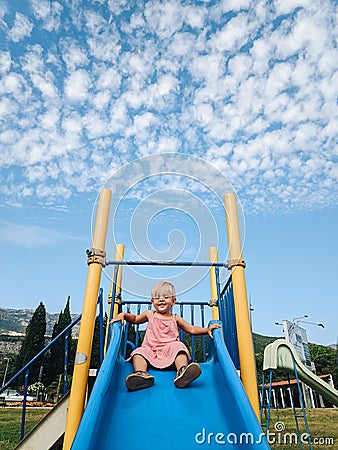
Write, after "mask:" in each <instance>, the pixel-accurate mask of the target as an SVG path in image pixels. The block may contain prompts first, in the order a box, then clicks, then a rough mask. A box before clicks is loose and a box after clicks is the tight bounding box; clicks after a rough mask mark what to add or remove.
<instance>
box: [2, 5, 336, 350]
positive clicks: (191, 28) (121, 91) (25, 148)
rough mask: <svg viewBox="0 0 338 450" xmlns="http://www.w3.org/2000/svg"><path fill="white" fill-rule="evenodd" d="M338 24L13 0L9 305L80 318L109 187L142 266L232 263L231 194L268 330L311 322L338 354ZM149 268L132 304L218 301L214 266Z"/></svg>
mask: <svg viewBox="0 0 338 450" xmlns="http://www.w3.org/2000/svg"><path fill="white" fill-rule="evenodd" d="M336 30H337V2H336V1H329V0H321V1H319V0H283V1H282V0H280V1H271V0H266V1H265V0H256V1H252V0H251V1H249V0H236V1H235V0H230V1H223V2H222V1H209V2H208V1H184V2H183V1H173V0H170V1H147V2H143V1H139V2H130V1H126V0H125V1H118V0H96V1H95V0H93V1H91V2H87V1H79V0H73V1H70V0H69V1H66V0H65V1H59V2H58V1H53V2H50V1H47V0H26V1H24V0H20V1H14V0H11V1H9V0H8V1H4V0H0V44H1V47H0V77H1V81H0V124H1V125H0V149H1V150H0V161H1V169H0V177H1V183H0V195H1V209H0V241H1V249H2V253H3V256H2V264H1V267H2V269H1V273H2V276H1V278H2V289H1V302H0V303H1V306H4V307H14V308H33V309H34V308H36V306H37V305H38V303H39V302H40V301H43V302H44V303H45V305H46V308H47V310H48V311H49V312H58V311H60V309H62V308H63V307H64V305H65V301H66V298H67V295H69V294H70V295H71V298H72V311H73V312H80V310H81V307H82V300H83V292H84V288H85V280H86V270H87V268H86V256H85V250H86V248H88V247H90V245H91V227H92V224H91V222H92V212H93V208H94V205H95V202H96V197H97V194H98V192H99V190H100V189H101V187H102V186H103V185H108V186H109V187H111V188H112V189H113V193H114V196H113V199H114V201H113V208H112V209H113V211H112V216H111V221H110V230H109V235H108V241H109V242H108V248H107V251H108V255H109V257H112V255H113V254H114V242H121V241H122V242H124V243H125V244H126V246H127V247H126V256H127V257H128V258H131V259H143V258H144V257H146V258H157V257H158V258H162V259H165V258H168V259H171V258H178V259H180V260H183V259H189V260H207V259H208V254H207V249H208V247H209V245H217V246H218V247H219V252H220V258H221V259H222V260H226V259H227V238H226V230H225V219H224V211H223V207H222V195H223V193H225V192H226V191H234V192H236V194H237V196H238V199H239V201H240V204H241V208H240V216H241V220H242V222H243V224H242V226H241V229H242V236H243V243H244V250H243V253H244V259H245V260H246V261H247V269H246V279H247V289H248V293H249V295H250V298H251V301H252V305H253V308H254V311H253V313H252V317H253V328H254V330H255V331H257V332H259V333H262V334H268V335H281V334H282V330H281V328H280V327H277V326H275V325H274V322H275V321H281V320H283V319H289V320H292V318H295V317H299V316H302V315H304V314H307V315H308V316H309V317H308V319H307V320H309V321H312V322H316V323H317V322H322V323H324V324H325V328H324V329H322V328H320V327H317V326H315V325H309V324H308V325H306V324H304V327H306V329H307V332H308V337H309V340H310V341H313V342H317V343H322V344H331V343H335V342H336V341H337V337H338V320H337V317H338V314H337V300H338V299H337V292H338V282H337V270H336V267H335V257H336V255H337V253H338V240H337V235H336V224H337V216H338V208H337V174H338V170H337V131H338V114H337V90H338V71H337V60H338V58H337V41H336V39H337V31H336ZM173 154H174V155H173ZM175 158H176V159H175ZM139 161H141V163H140V162H139ZM120 175H122V177H121V178H119V176H120ZM120 200H121V202H120V203H119V201H120ZM94 209H95V208H94ZM114 213H116V221H115V223H114V226H113V225H112V223H113V222H112V221H113V218H114V217H115V216H114ZM147 270H148V272H147V273H145V269H143V270H140V271H139V272H137V273H136V272H135V270H130V271H128V270H126V272H125V277H124V279H125V283H126V285H127V286H126V287H127V288H128V290H129V291H130V295H131V294H133V295H136V294H140V295H146V292H148V291H149V286H150V285H151V282H152V280H153V279H157V277H161V278H164V277H171V279H172V280H173V281H174V282H175V283H177V286H178V291H179V293H180V298H187V299H188V298H189V299H191V298H200V299H208V298H209V291H208V277H207V274H206V273H205V272H203V271H199V272H198V274H197V275H196V274H192V272H191V271H190V270H189V271H184V272H183V273H181V274H179V273H177V272H175V273H174V274H173V272H170V273H169V272H163V276H162V272H161V274H159V273H158V272H157V271H155V270H153V271H152V272H149V269H147ZM171 270H172V269H171ZM227 276H228V274H227V273H222V279H224V280H225V279H226V277H227ZM102 283H103V287H104V289H105V293H106V294H107V290H108V286H109V271H108V270H105V275H104V277H103V281H102ZM184 283H185V284H184ZM187 290H188V292H186V291H187Z"/></svg>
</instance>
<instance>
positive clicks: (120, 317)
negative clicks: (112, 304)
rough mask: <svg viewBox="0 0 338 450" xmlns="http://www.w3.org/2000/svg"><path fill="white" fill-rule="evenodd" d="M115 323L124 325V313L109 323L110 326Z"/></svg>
mask: <svg viewBox="0 0 338 450" xmlns="http://www.w3.org/2000/svg"><path fill="white" fill-rule="evenodd" d="M114 322H122V325H124V313H120V314H117V315H116V316H115V317H114V319H113V320H111V321H110V322H109V325H110V324H112V323H114Z"/></svg>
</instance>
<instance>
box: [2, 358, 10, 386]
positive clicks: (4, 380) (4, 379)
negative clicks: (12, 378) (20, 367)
mask: <svg viewBox="0 0 338 450" xmlns="http://www.w3.org/2000/svg"><path fill="white" fill-rule="evenodd" d="M4 359H7V364H6V369H5V374H4V378H3V380H2V386H5V382H6V376H7V370H8V364H9V361H10V359H9V358H7V357H5V358H4Z"/></svg>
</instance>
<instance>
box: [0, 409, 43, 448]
mask: <svg viewBox="0 0 338 450" xmlns="http://www.w3.org/2000/svg"><path fill="white" fill-rule="evenodd" d="M48 411H49V409H43V408H39V409H37V408H34V409H29V408H27V410H26V423H25V434H27V433H28V432H29V431H31V430H32V429H33V428H34V427H35V425H36V424H37V423H39V422H40V420H42V419H43V418H44V417H45V415H46V414H47V413H48ZM20 430H21V408H13V407H6V408H1V409H0V449H1V450H13V449H14V448H15V447H16V445H17V444H18V443H19V442H20Z"/></svg>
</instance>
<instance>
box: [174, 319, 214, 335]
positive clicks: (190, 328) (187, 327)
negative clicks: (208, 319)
mask: <svg viewBox="0 0 338 450" xmlns="http://www.w3.org/2000/svg"><path fill="white" fill-rule="evenodd" d="M176 322H177V325H178V326H179V327H180V328H181V330H183V331H185V332H186V333H189V334H194V335H200V334H208V335H209V336H210V337H211V338H213V335H212V330H214V329H215V328H221V325H218V324H216V323H213V324H212V325H210V326H209V327H208V328H203V327H198V326H196V325H191V324H190V323H188V322H186V321H185V320H184V319H182V317H180V316H176Z"/></svg>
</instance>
